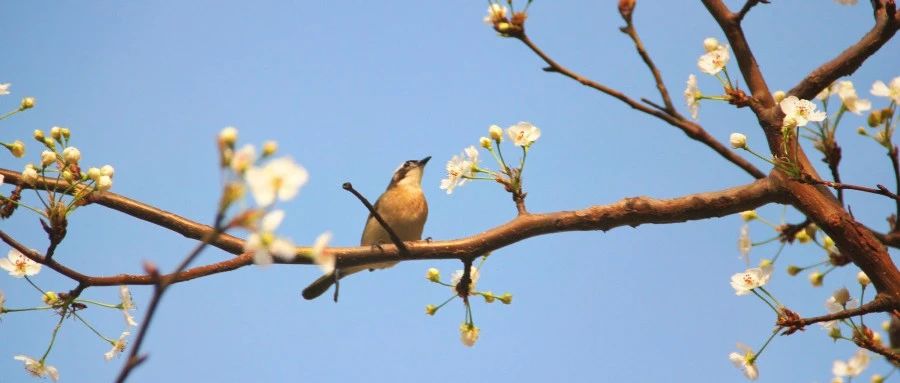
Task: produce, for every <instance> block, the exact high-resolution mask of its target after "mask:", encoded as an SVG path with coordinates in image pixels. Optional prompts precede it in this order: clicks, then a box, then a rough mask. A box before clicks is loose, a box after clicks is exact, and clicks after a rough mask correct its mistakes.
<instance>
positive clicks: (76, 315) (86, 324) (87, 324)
mask: <svg viewBox="0 0 900 383" xmlns="http://www.w3.org/2000/svg"><path fill="white" fill-rule="evenodd" d="M72 315H74V316H75V318H77V319H78V320H80V321H81V323H84V325H85V326H87V328H89V329H91V331H93V332H94V334H97V336H99V337H100V339H103V340H105V341H107V342H109V343H110V344H115V343H116V342H115V341H114V340H112V339H109V338H107V337H105V336H103V334H101V333H100V332H99V331H97V329H95V328H94V326H91V324H90V323H88V322H87V321H86V320H84V318H82V317H81V315H78V314H76V313H75V312H72Z"/></svg>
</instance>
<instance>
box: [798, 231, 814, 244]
mask: <svg viewBox="0 0 900 383" xmlns="http://www.w3.org/2000/svg"><path fill="white" fill-rule="evenodd" d="M794 240H796V241H797V242H800V243H809V241H811V240H812V238H810V237H809V234H808V233H807V232H806V230H800V231H798V232H797V234H794Z"/></svg>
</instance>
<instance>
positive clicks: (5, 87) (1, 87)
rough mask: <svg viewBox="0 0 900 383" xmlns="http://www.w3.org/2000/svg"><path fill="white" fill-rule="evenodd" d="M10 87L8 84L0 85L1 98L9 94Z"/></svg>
mask: <svg viewBox="0 0 900 383" xmlns="http://www.w3.org/2000/svg"><path fill="white" fill-rule="evenodd" d="M9 86H10V83H8V82H5V83H2V84H0V96H3V95H7V94H9Z"/></svg>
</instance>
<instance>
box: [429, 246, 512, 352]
mask: <svg viewBox="0 0 900 383" xmlns="http://www.w3.org/2000/svg"><path fill="white" fill-rule="evenodd" d="M486 259H487V256H485V257H483V258H482V259H481V264H479V265H478V266H477V267H476V266H471V267H470V268H469V275H468V277H469V285H468V286H467V288H466V286H460V285H459V284H460V283H461V282H462V280H463V278H464V277H465V273H464V272H463V270H457V271H455V272H454V273H453V275H452V276H451V277H450V283H445V282H443V281H442V280H441V272H440V270H438V269H436V268H434V267H432V268H429V269H428V270H427V271H426V272H425V279H427V280H429V281H430V282H432V283H436V284H439V285H442V286H447V287H449V288H450V289H451V291H452V295H450V298H447V300H445V301H444V302H443V303H441V304H440V305H433V304H429V305H427V306H425V313H426V314H428V315H434V314H436V313H437V311H438V310H440V309H441V308H442V307H444V306H445V305H446V304H447V303H450V301H452V300H454V299H456V298H462V301H463V305H465V307H466V317H465V320H464V321H463V323H462V325H460V327H459V332H460V339H461V341H462V343H463V344H464V345H466V346H469V347H471V346H473V345H475V341H477V340H478V335H479V333H480V329H479V328H478V327H476V326H475V321H474V320H473V319H472V306H471V305H470V302H469V297H471V296H481V297H482V298H484V301H485V302H486V303H494V302H495V301H498V300H499V301H500V302H502V303H503V304H507V305H508V304H511V303H512V298H513V296H512V294H510V293H504V294H503V295H495V294H494V293H492V292H490V291H478V290H477V285H478V280H479V278H480V277H481V272H480V271H479V270H481V267H482V266H483V265H484V261H485V260H486Z"/></svg>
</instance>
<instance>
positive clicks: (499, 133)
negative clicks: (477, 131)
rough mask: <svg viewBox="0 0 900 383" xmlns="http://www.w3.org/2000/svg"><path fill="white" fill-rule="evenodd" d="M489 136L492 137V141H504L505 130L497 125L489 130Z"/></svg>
mask: <svg viewBox="0 0 900 383" xmlns="http://www.w3.org/2000/svg"><path fill="white" fill-rule="evenodd" d="M488 135H489V136H491V139H492V140H494V141H495V142H500V141H503V128H501V127H499V126H497V125H491V127H490V128H488Z"/></svg>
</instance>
